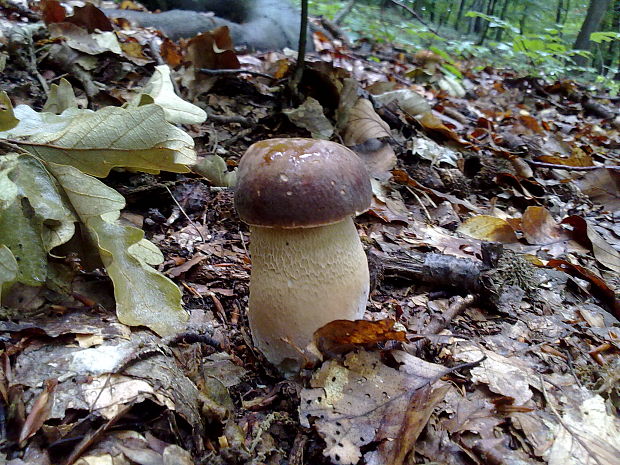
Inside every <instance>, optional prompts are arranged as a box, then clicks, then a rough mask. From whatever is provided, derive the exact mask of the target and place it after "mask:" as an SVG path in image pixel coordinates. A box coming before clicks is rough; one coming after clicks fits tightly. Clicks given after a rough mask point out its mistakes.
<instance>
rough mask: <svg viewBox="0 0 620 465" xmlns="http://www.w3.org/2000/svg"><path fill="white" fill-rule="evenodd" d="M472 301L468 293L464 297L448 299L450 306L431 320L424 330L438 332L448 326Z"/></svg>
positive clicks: (471, 296)
mask: <svg viewBox="0 0 620 465" xmlns="http://www.w3.org/2000/svg"><path fill="white" fill-rule="evenodd" d="M473 301H474V296H473V295H471V294H469V295H467V296H465V297H461V296H456V297H454V298H453V299H450V306H449V307H448V308H447V309H446V311H445V312H443V313H442V314H441V315H440V316H439V317H437V318H435V319H434V320H433V321H431V322H430V323H429V324H428V326H426V328H425V331H426V332H427V333H430V334H439V333H440V332H441V331H443V330H444V329H445V328H447V327H448V325H449V324H450V322H451V321H452V320H454V318H456V317H457V316H458V315H460V314H461V313H462V312H463V310H465V309H466V308H467V307H468V306H470V305H471V304H472V303H473Z"/></svg>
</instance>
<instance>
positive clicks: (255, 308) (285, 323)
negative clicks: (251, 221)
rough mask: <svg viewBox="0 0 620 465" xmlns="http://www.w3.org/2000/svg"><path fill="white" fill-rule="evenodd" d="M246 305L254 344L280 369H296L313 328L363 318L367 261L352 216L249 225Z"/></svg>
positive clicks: (288, 370) (284, 370)
mask: <svg viewBox="0 0 620 465" xmlns="http://www.w3.org/2000/svg"><path fill="white" fill-rule="evenodd" d="M250 230H251V233H252V236H251V243H250V251H251V254H252V276H251V279H250V308H249V313H248V317H249V320H250V329H251V331H252V337H253V339H254V344H255V345H256V347H258V348H259V349H260V350H261V351H262V352H263V354H264V355H265V357H267V359H268V360H269V361H270V362H271V363H273V364H274V365H276V366H277V367H279V368H280V370H282V371H283V372H289V373H290V372H295V371H297V370H299V368H300V366H301V364H302V363H303V361H304V357H303V356H302V355H301V354H300V353H299V349H301V350H304V349H305V348H306V346H307V345H308V344H309V343H310V342H311V341H312V335H313V333H314V331H316V330H317V329H319V328H320V327H321V326H324V325H325V324H327V323H329V322H330V321H333V320H339V319H348V320H355V319H361V318H362V317H363V315H364V310H365V308H366V302H367V300H368V292H369V277H368V262H367V260H366V255H365V254H364V250H363V248H362V244H361V242H360V240H359V236H358V234H357V230H356V229H355V225H354V223H353V219H352V218H347V219H346V220H344V221H341V222H339V223H335V224H331V225H328V226H321V227H317V228H303V229H275V228H263V227H258V226H252V227H251V228H250Z"/></svg>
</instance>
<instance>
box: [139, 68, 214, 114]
mask: <svg viewBox="0 0 620 465" xmlns="http://www.w3.org/2000/svg"><path fill="white" fill-rule="evenodd" d="M149 103H155V104H157V105H159V106H160V107H162V108H163V109H164V113H165V114H166V121H168V122H169V123H173V124H200V123H204V122H205V121H206V119H207V113H206V112H205V111H204V110H203V109H202V108H199V107H197V106H196V105H194V104H193V103H190V102H188V101H186V100H183V99H182V98H181V97H179V96H178V95H177V94H176V93H175V92H174V87H173V85H172V78H171V76H170V68H169V67H168V65H160V66H156V67H155V72H154V73H153V75H152V76H151V78H150V79H149V80H148V82H147V83H146V84H145V86H144V89H143V90H142V92H141V94H140V95H139V96H138V98H137V99H136V101H135V102H134V104H135V106H141V105H146V104H149Z"/></svg>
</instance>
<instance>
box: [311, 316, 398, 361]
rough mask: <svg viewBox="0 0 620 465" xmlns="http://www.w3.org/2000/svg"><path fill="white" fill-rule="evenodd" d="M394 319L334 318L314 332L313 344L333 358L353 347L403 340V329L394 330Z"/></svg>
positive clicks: (326, 355) (327, 356) (325, 354)
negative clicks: (353, 319) (352, 319)
mask: <svg viewBox="0 0 620 465" xmlns="http://www.w3.org/2000/svg"><path fill="white" fill-rule="evenodd" d="M395 323H396V321H394V320H390V319H385V320H379V321H366V320H355V321H351V320H335V321H332V322H331V323H327V324H326V325H325V326H323V327H322V328H319V329H317V330H316V331H315V332H314V344H315V345H316V347H317V349H319V351H320V352H321V353H322V354H323V355H324V356H325V357H326V358H334V357H337V356H339V355H342V354H345V353H347V352H350V351H351V350H353V349H354V348H355V347H360V346H361V347H368V346H373V345H375V344H377V343H379V342H386V341H400V342H405V341H406V340H407V339H406V338H405V333H404V332H403V331H394V330H393V329H392V328H393V327H394V324H395Z"/></svg>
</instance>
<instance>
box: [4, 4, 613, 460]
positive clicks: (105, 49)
mask: <svg viewBox="0 0 620 465" xmlns="http://www.w3.org/2000/svg"><path fill="white" fill-rule="evenodd" d="M45 3H46V8H47V9H46V15H47V16H46V18H47V19H46V20H47V22H48V23H49V26H48V29H47V30H44V31H45V32H44V34H50V37H52V36H53V37H55V39H54V42H49V43H43V44H42V45H43V46H42V48H39V49H38V50H37V53H40V54H43V53H45V54H46V55H45V59H43V60H41V61H40V62H39V64H38V66H39V68H40V69H38V70H36V72H37V73H38V74H39V75H40V76H41V75H43V76H45V78H46V79H50V80H52V79H55V78H58V79H56V82H57V83H56V82H54V83H53V84H52V85H50V86H47V87H48V90H49V95H48V96H47V98H45V97H44V96H43V95H44V93H43V92H45V89H43V92H42V91H41V90H40V89H39V86H40V79H39V78H38V77H37V75H36V74H37V73H34V71H33V70H32V69H20V68H19V66H20V64H22V63H24V61H23V60H19V59H15V60H9V61H8V64H7V66H8V70H9V71H10V72H12V73H14V75H16V76H17V75H19V76H24V78H23V79H25V80H26V81H27V82H30V86H31V87H32V88H37V89H39V90H37V91H36V92H32V93H28V92H24V87H23V86H22V87H20V86H19V85H16V83H15V82H11V81H8V80H5V79H4V78H2V81H0V82H2V84H3V86H2V87H3V89H5V91H6V93H2V94H1V95H0V104H1V107H2V108H1V111H0V130H1V131H2V133H1V136H2V139H3V140H2V141H1V143H2V155H0V222H2V224H3V227H2V228H0V231H2V232H1V233H0V282H1V283H2V284H3V285H2V293H1V294H0V295H1V297H2V304H3V307H2V312H3V319H2V322H1V324H0V331H1V332H2V337H3V341H2V343H3V349H2V353H1V354H0V370H1V375H2V376H0V396H1V397H0V399H1V401H2V402H3V403H4V406H5V412H6V416H5V419H4V420H3V428H2V429H0V431H2V443H1V447H0V453H2V454H4V456H3V459H6V462H7V463H10V464H12V465H18V464H22V463H29V464H42V465H43V464H48V463H63V464H70V463H79V464H95V463H112V462H113V463H149V464H157V463H162V464H167V463H183V464H186V463H212V464H218V463H222V464H223V463H239V464H243V463H248V464H250V463H274V464H275V463H291V464H301V463H316V464H320V463H343V464H345V463H346V464H353V463H366V464H400V463H427V462H442V463H447V464H466V463H472V462H473V463H500V462H501V463H531V464H535V463H548V464H554V465H555V464H560V463H561V464H589V463H597V464H610V465H611V464H614V463H615V462H616V461H617V457H618V456H619V455H620V443H619V439H618V438H620V431H619V429H620V428H619V422H618V419H617V413H618V409H619V408H620V391H619V390H618V385H619V383H618V380H619V379H620V375H619V373H620V357H618V351H619V349H620V343H619V342H618V340H619V338H620V325H619V323H618V320H617V318H618V315H619V314H620V313H619V312H620V310H619V309H620V306H619V304H618V294H617V291H616V290H615V289H618V286H619V285H620V278H619V276H618V267H619V266H618V256H619V251H620V230H619V229H618V227H617V224H618V220H619V219H620V218H619V217H618V208H617V199H618V198H619V190H618V182H617V175H618V158H617V154H615V153H614V151H613V147H615V146H617V144H618V142H619V138H620V136H619V133H618V129H617V127H616V126H614V124H613V121H611V120H610V119H609V118H607V117H606V115H605V114H603V113H601V112H599V113H598V114H596V113H592V112H590V111H589V110H588V108H589V107H588V108H586V106H585V105H586V104H585V103H583V102H586V103H587V102H588V101H589V100H592V99H594V97H593V96H591V95H590V94H589V92H588V90H587V89H584V88H580V87H579V86H578V85H576V84H574V83H572V84H571V85H568V84H567V83H566V82H564V83H562V82H559V83H544V82H542V81H540V80H538V79H534V78H530V77H519V76H516V75H513V74H512V73H511V72H510V71H506V70H502V71H500V70H493V69H490V68H486V69H485V70H484V72H480V71H476V70H474V68H473V67H472V66H471V65H470V64H468V63H467V62H462V63H458V67H459V71H460V73H462V76H463V79H462V80H461V81H460V82H459V81H458V80H455V79H454V77H452V76H449V75H446V74H444V73H446V71H445V70H442V68H440V67H438V66H436V64H433V63H434V62H426V61H424V60H423V57H424V54H423V53H420V52H419V53H418V54H416V56H415V57H412V58H411V57H406V56H404V55H402V54H399V53H397V52H396V51H394V50H391V49H390V48H389V47H388V46H385V45H384V46H381V47H383V50H382V53H387V54H388V55H389V56H391V59H390V60H389V61H383V62H381V63H380V64H378V63H375V62H371V61H366V60H364V59H362V58H360V57H359V56H357V57H355V58H353V57H354V55H353V54H352V50H350V49H348V48H346V46H342V45H339V44H337V43H335V42H334V43H332V42H330V41H328V40H327V39H325V38H321V37H320V36H316V37H315V39H316V41H317V43H316V46H317V49H321V50H322V52H321V54H320V55H313V54H310V56H309V63H308V68H307V74H306V75H307V76H312V79H310V78H308V77H307V78H306V82H305V83H304V86H305V87H304V88H305V92H306V93H307V94H306V95H307V96H308V100H306V104H305V106H304V105H303V104H302V106H301V107H300V106H299V105H297V112H296V113H290V112H289V116H287V115H286V114H285V113H286V112H282V109H283V108H284V109H287V108H293V107H295V106H290V105H289V103H290V101H289V100H288V97H287V96H286V90H285V85H283V83H282V81H278V79H281V78H283V77H287V76H288V75H289V74H290V72H291V70H292V69H293V67H294V65H293V63H294V62H293V60H291V59H290V58H289V57H288V56H287V55H285V54H283V53H279V52H270V53H265V54H254V55H239V56H238V59H237V56H236V53H235V51H234V50H233V44H232V43H230V40H229V38H227V37H226V32H225V31H217V32H215V33H214V35H204V36H203V37H198V38H196V39H194V40H193V41H190V42H189V43H180V44H172V43H171V42H170V41H166V40H162V39H161V38H160V37H159V36H158V35H157V33H155V32H153V31H143V30H134V31H131V30H124V31H112V30H111V29H108V28H107V27H101V24H100V23H97V22H96V21H98V20H96V18H97V13H96V12H94V11H91V12H84V11H82V12H81V13H79V14H76V18H74V19H72V20H71V21H70V22H63V21H65V18H66V15H65V14H64V13H63V14H59V13H61V12H60V10H58V8H62V7H61V6H59V5H60V4H57V2H45ZM88 8H94V7H88ZM63 12H64V9H63ZM95 23H96V24H99V25H98V26H97V27H96V28H95V27H93V24H95ZM3 27H6V26H3ZM96 29H98V30H96ZM129 34H135V37H136V38H137V39H135V41H132V40H129V39H128V37H129ZM154 41H161V43H162V44H164V45H162V48H160V49H159V50H160V52H157V51H156V50H155V49H154V48H153V46H152V45H153V44H154V43H155V42H154ZM27 43H28V42H27V40H26V42H24V44H26V45H27ZM128 44H132V45H131V46H128ZM214 44H220V45H221V47H219V48H218V50H219V49H221V51H223V52H222V53H219V54H218V53H215V52H214V53H213V54H211V53H205V54H203V55H201V54H200V53H199V52H200V51H204V50H213V51H215V50H216V47H215V46H214ZM31 46H34V43H33V42H31ZM377 47H379V46H377ZM22 49H23V47H22ZM15 50H19V48H16V49H15ZM2 53H4V52H2ZM14 53H19V52H14ZM429 53H432V52H429ZM181 54H184V56H185V59H183V58H182V57H181ZM112 57H114V58H112ZM112 60H116V61H117V60H122V61H123V63H124V65H125V66H126V68H125V70H124V71H123V72H120V70H119V69H118V68H117V67H110V66H107V65H109V64H110V63H111V62H112ZM162 60H163V61H162ZM166 60H169V61H168V64H169V65H170V68H169V67H167V66H162V65H159V66H157V67H154V66H153V65H152V63H155V62H158V63H162V62H166ZM416 66H418V68H415V67H416ZM239 67H243V68H244V69H246V70H249V71H253V72H255V73H257V74H243V73H234V74H233V73H231V74H223V75H217V73H211V74H209V73H206V74H205V73H203V72H202V71H200V70H201V69H204V68H211V69H216V70H217V69H218V68H228V69H230V68H237V69H239ZM171 68H174V70H171ZM403 69H409V70H410V72H405V73H403ZM128 70H130V72H127V71H128ZM416 70H423V73H419V72H416ZM64 73H67V74H68V75H70V76H72V77H73V80H72V83H74V85H73V86H72V85H71V84H69V81H67V80H64V79H62V76H63V74H64ZM6 74H7V75H8V74H9V73H6ZM270 74H271V75H273V76H274V78H273V79H271V78H269V77H266V76H268V75H270ZM422 75H424V76H426V78H425V79H423V80H421V81H419V82H416V79H418V78H419V77H420V76H422ZM429 76H430V77H432V79H430V80H429V79H427V78H428V77H429ZM388 81H391V82H388ZM102 83H105V84H102ZM465 90H467V93H464V91H465ZM525 96H527V99H526V98H525ZM198 97H200V99H199V98H198ZM190 101H193V102H194V104H192V103H190ZM85 102H88V107H89V108H90V109H88V110H87V109H85V108H84V103H85ZM182 102H184V103H182ZM517 102H526V103H523V104H520V105H518V104H517ZM299 103H301V102H299ZM603 103H607V105H608V106H611V105H612V104H611V102H610V101H608V102H605V101H604V100H603ZM122 104H125V105H124V106H121V105H122ZM36 108H43V111H36V110H35V109H36ZM207 114H208V117H207ZM291 115H295V116H293V117H291ZM205 118H206V121H205ZM171 123H172V124H171ZM179 124H184V125H185V126H183V127H179V126H178V125H179ZM332 131H335V132H336V135H337V137H341V138H342V140H343V141H344V142H345V143H346V144H347V145H350V146H351V148H352V149H353V150H355V151H356V152H357V153H358V154H359V155H360V157H362V158H363V159H364V160H365V161H366V162H367V164H368V167H369V171H371V173H372V175H373V177H374V178H375V179H374V181H373V182H374V185H373V192H374V193H375V200H374V203H373V207H372V208H371V211H370V212H369V214H367V215H365V216H363V217H360V218H358V228H359V231H360V234H361V237H362V239H363V240H364V243H365V246H366V247H367V249H368V251H369V257H370V264H371V267H370V268H371V274H372V281H373V290H372V293H371V299H370V301H369V303H368V308H367V310H368V311H367V314H366V320H368V321H367V322H365V323H363V324H360V323H359V322H358V323H354V322H348V323H340V322H335V323H334V324H333V326H332V327H325V328H323V329H322V330H321V331H323V332H321V331H319V333H317V336H316V337H317V340H316V342H318V344H316V345H317V350H318V353H319V354H320V355H321V356H322V358H323V359H324V361H323V363H322V364H320V365H318V366H315V367H312V368H309V369H308V370H306V371H305V372H304V373H303V376H302V377H300V378H298V379H292V380H285V379H282V378H281V377H280V376H279V375H278V374H277V373H275V372H274V371H272V370H271V369H270V367H269V366H268V365H267V364H266V363H265V362H264V360H263V359H262V358H261V356H260V354H259V353H258V352H257V351H256V350H255V349H254V347H253V344H252V340H251V335H250V334H249V331H248V327H247V319H246V317H245V309H246V307H247V296H248V282H249V274H250V271H251V261H250V257H249V255H248V243H249V241H251V236H250V235H249V232H248V230H247V227H246V226H245V225H243V224H241V223H240V222H239V220H238V218H237V217H236V214H235V212H234V207H233V204H232V196H231V191H230V186H232V185H234V170H235V167H236V165H237V162H238V160H239V158H240V156H241V155H242V153H243V151H244V150H245V148H247V147H248V146H249V145H250V144H251V143H253V142H255V141H257V140H260V139H263V138H267V137H274V136H286V137H293V136H308V135H310V134H315V136H317V137H328V136H329V135H330V134H331V132H332ZM199 159H200V160H202V162H201V163H197V164H196V161H197V160H199ZM119 193H121V194H122V195H120V194H119ZM121 213H122V214H121ZM129 218H131V219H133V221H136V222H137V224H138V225H139V226H141V228H142V230H143V231H141V230H140V229H138V228H137V227H136V226H135V225H134V224H132V225H129V224H128V223H127V222H126V221H127V219H129ZM146 238H148V241H147V239H146ZM153 267H155V268H153ZM459 293H462V294H468V295H467V296H466V297H458V294H459ZM181 299H182V302H183V307H181V305H180V302H181ZM175 315H176V316H175ZM186 319H187V322H186V321H185V320H186ZM382 322H388V323H382ZM371 323H372V324H371ZM145 326H146V327H148V328H150V329H151V330H153V331H154V332H155V333H153V332H151V331H148V330H146V329H144V328H143V327H145ZM141 327H142V328H141Z"/></svg>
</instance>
